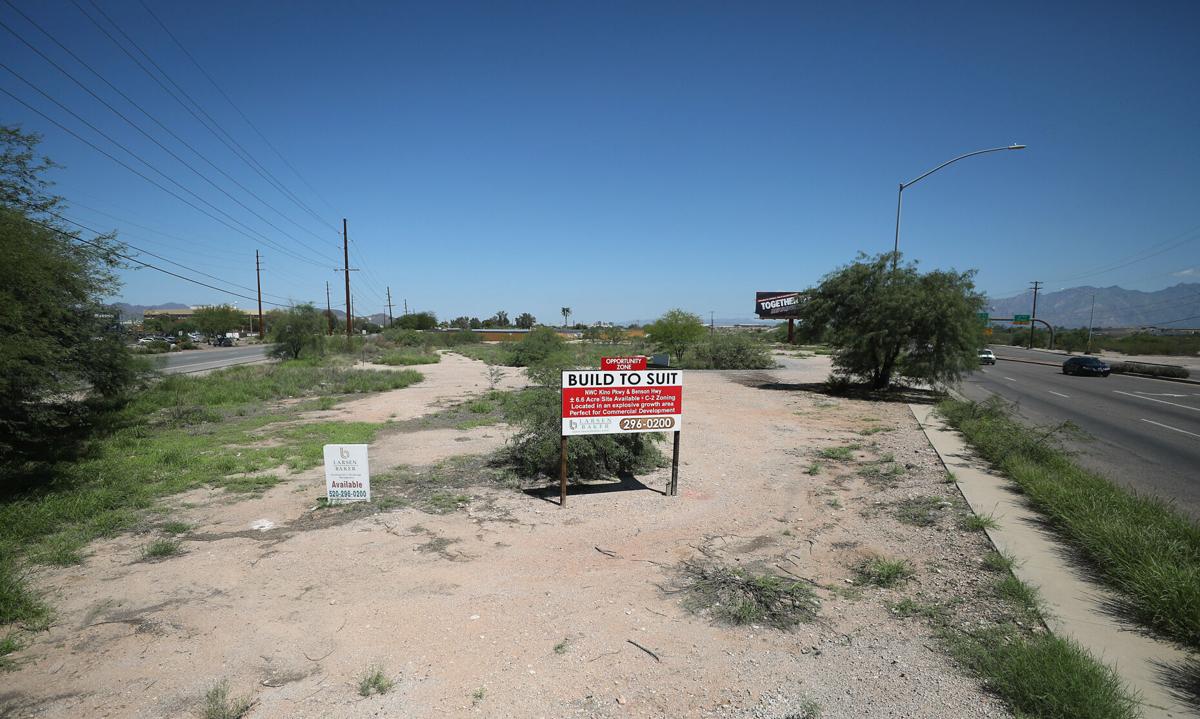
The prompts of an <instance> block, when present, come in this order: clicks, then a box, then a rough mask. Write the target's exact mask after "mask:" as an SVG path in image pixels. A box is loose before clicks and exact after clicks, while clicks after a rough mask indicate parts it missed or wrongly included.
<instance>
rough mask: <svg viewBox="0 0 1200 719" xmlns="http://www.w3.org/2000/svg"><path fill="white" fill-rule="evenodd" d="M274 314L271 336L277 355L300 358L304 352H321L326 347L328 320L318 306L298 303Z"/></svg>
mask: <svg viewBox="0 0 1200 719" xmlns="http://www.w3.org/2000/svg"><path fill="white" fill-rule="evenodd" d="M272 315H273V316H272V320H271V332H270V335H269V337H270V340H271V342H273V343H275V347H274V349H273V350H272V353H273V354H274V355H275V356H276V357H283V358H285V359H299V358H300V355H302V354H304V353H310V354H320V352H321V351H322V350H323V349H324V346H325V345H324V342H325V340H324V337H323V335H324V333H325V327H326V321H325V317H324V316H323V313H322V312H320V311H319V310H317V308H316V307H313V306H312V305H310V304H304V305H296V306H295V307H290V308H288V309H287V310H286V311H284V312H279V313H272Z"/></svg>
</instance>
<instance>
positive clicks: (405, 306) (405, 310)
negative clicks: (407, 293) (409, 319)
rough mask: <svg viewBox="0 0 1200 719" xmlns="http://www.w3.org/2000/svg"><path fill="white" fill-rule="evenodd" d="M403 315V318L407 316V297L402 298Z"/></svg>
mask: <svg viewBox="0 0 1200 719" xmlns="http://www.w3.org/2000/svg"><path fill="white" fill-rule="evenodd" d="M404 314H405V316H408V298H407V297H405V298H404Z"/></svg>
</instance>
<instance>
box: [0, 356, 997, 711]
mask: <svg viewBox="0 0 1200 719" xmlns="http://www.w3.org/2000/svg"><path fill="white" fill-rule="evenodd" d="M784 361H785V362H786V363H787V366H786V367H784V368H781V369H778V370H772V371H767V372H754V373H736V372H729V373H721V372H689V373H686V377H685V408H686V409H685V412H686V414H685V427H684V429H683V444H682V460H683V461H682V466H681V468H680V494H679V496H678V497H667V496H664V494H663V493H662V491H661V490H662V489H663V487H664V486H665V484H666V482H667V479H668V476H669V470H668V469H659V470H656V471H654V472H652V473H649V474H646V475H644V476H639V477H637V478H636V479H634V480H629V481H626V482H623V483H621V484H619V485H603V486H594V487H588V488H575V489H574V490H573V492H572V495H571V497H570V499H569V502H568V506H567V507H566V508H559V507H558V506H556V504H555V501H556V499H557V497H556V496H555V495H554V494H553V493H552V494H550V495H546V496H545V497H543V496H541V495H539V494H538V493H537V492H532V491H530V492H525V491H520V490H518V489H512V488H504V487H500V486H496V485H494V484H493V485H491V486H476V487H471V488H469V489H462V490H459V491H460V492H462V494H463V495H465V496H467V497H469V498H470V499H469V500H467V501H460V502H459V505H458V507H457V508H454V507H453V506H452V507H450V511H449V512H447V513H444V514H431V513H426V512H423V511H420V510H419V509H415V508H412V507H405V508H396V509H391V510H388V511H375V512H371V511H362V510H358V511H355V510H343V509H340V508H339V509H315V508H314V505H315V501H314V500H315V498H316V497H318V496H320V495H322V494H323V490H324V482H323V478H322V475H321V472H320V470H319V469H318V470H314V471H308V472H304V473H301V474H297V475H293V476H291V477H289V478H288V479H287V480H286V481H285V482H283V483H282V484H280V485H279V486H276V487H274V488H273V489H271V490H269V491H268V492H266V493H265V494H263V495H262V496H259V497H252V498H249V499H247V498H245V497H244V496H237V497H233V496H230V495H226V494H223V493H222V492H220V491H207V490H206V491H196V492H192V493H189V494H188V495H186V496H181V497H177V498H174V499H173V500H172V501H171V502H170V506H171V508H172V511H171V512H170V515H169V517H170V518H171V519H179V520H183V521H186V522H188V523H190V524H192V525H193V527H194V528H193V530H192V531H191V532H190V533H189V534H186V535H184V536H183V553H182V554H180V555H178V556H174V557H170V558H166V559H163V560H160V561H153V562H148V561H142V560H141V555H140V550H141V548H142V547H143V546H144V545H145V544H146V542H147V541H148V540H149V538H150V537H151V536H153V535H149V534H140V535H139V534H132V535H128V536H124V537H120V538H118V539H115V540H111V541H104V542H99V543H97V544H95V545H94V546H93V547H92V550H91V556H90V557H89V558H88V560H87V561H86V563H85V564H84V565H82V566H78V567H72V568H67V569H48V570H44V571H43V572H42V573H41V575H40V576H39V579H38V583H39V586H40V587H41V589H42V590H44V591H45V592H46V593H47V595H48V597H49V599H50V600H51V601H52V602H53V604H54V605H55V607H56V609H57V618H56V622H55V624H54V626H53V627H52V628H51V629H50V630H49V631H48V632H47V633H45V634H43V635H40V636H39V637H37V638H36V640H35V641H34V643H33V645H32V646H31V647H29V648H27V649H25V650H24V651H22V652H20V653H19V654H17V655H15V656H14V658H15V659H17V660H19V661H20V662H21V664H20V666H19V668H18V669H17V670H16V671H13V672H10V673H8V674H5V675H0V686H2V688H0V716H4V717H8V716H13V717H24V716H38V717H194V716H198V715H199V712H200V710H201V707H202V704H203V697H204V694H205V692H206V690H208V689H209V688H210V687H212V686H214V685H215V684H217V683H218V682H221V681H227V682H228V685H229V688H230V694H231V695H232V696H235V697H249V698H251V699H253V701H254V702H255V703H254V706H253V708H252V709H251V710H250V712H249V713H248V714H247V716H250V717H368V716H371V717H376V716H380V717H382V716H387V717H455V716H482V717H765V718H769V719H784V718H785V717H802V716H806V715H805V714H804V713H803V712H804V711H805V710H806V709H812V708H814V707H816V706H819V707H820V708H821V712H822V713H821V716H823V717H864V716H871V717H956V718H957V717H1003V716H1008V714H1007V712H1006V711H1005V710H1004V709H1003V708H1001V707H1000V705H999V704H998V702H997V701H996V700H994V699H993V698H991V697H990V696H988V695H987V694H986V693H984V692H983V691H982V690H981V689H980V687H979V686H978V684H977V683H976V682H975V681H974V680H972V679H969V678H966V677H964V676H963V675H962V674H961V673H960V671H959V670H957V669H956V668H955V667H954V666H953V665H952V664H951V662H950V661H949V660H948V659H947V658H946V657H945V656H944V655H943V654H942V653H941V651H940V650H939V648H938V644H937V640H936V639H935V638H934V636H933V630H932V629H930V627H929V626H928V625H927V623H925V622H923V621H921V620H919V619H913V618H903V617H901V616H897V615H896V613H895V612H893V611H891V610H890V609H889V605H890V604H891V603H894V602H896V601H898V600H900V599H902V598H905V597H911V598H916V599H919V600H920V601H922V602H927V603H940V604H943V605H945V606H947V607H948V610H947V611H949V612H951V613H952V614H953V615H954V616H956V617H957V618H958V619H959V620H961V621H970V622H987V621H989V617H990V616H991V615H992V612H993V609H994V608H992V607H990V605H989V604H988V601H989V600H987V599H986V596H987V592H986V591H985V590H984V587H985V585H986V584H987V583H988V582H990V581H992V580H991V578H990V577H989V576H988V575H987V573H986V572H983V571H982V570H981V569H980V566H979V563H980V558H981V557H982V556H983V555H984V553H985V552H986V551H987V550H988V549H989V547H988V545H987V544H986V540H985V538H984V537H983V535H982V534H979V533H972V532H967V531H964V530H961V529H959V528H958V525H957V522H958V520H959V519H960V518H961V516H963V515H964V514H965V512H966V511H967V510H966V507H965V504H964V503H963V501H962V499H961V497H960V496H959V494H958V492H957V490H956V488H955V486H954V485H953V484H947V483H945V478H946V473H945V470H944V469H943V467H942V466H941V464H940V462H939V460H938V458H937V456H936V455H935V454H934V453H933V451H932V450H931V449H930V448H929V446H928V444H927V443H926V441H925V439H924V436H923V435H922V433H921V432H920V430H919V428H918V427H917V425H916V423H915V421H914V420H913V418H912V416H911V415H910V413H909V411H908V409H907V408H906V407H905V405H904V404H902V403H872V402H866V401H856V400H848V399H840V398H831V397H827V396H825V395H822V394H819V393H816V392H813V391H809V389H806V388H805V385H804V383H811V382H819V381H820V380H821V379H823V378H824V377H825V375H826V374H827V372H828V361H827V359H826V358H822V357H813V358H808V359H803V360H797V359H794V358H786V359H784ZM420 369H421V370H422V371H423V372H425V373H426V374H427V375H428V379H427V381H426V382H425V383H422V384H421V385H416V386H413V387H410V388H407V389H403V390H399V391H395V392H389V393H386V394H382V395H378V396H374V397H370V398H367V399H361V400H357V401H354V402H350V403H347V404H343V405H340V406H339V407H338V408H335V409H334V410H331V411H329V412H325V413H318V414H315V415H314V416H323V417H346V418H353V419H360V420H361V419H368V420H374V421H385V420H386V419H388V418H392V417H394V418H396V419H411V418H417V417H421V416H422V415H425V414H428V413H430V412H434V411H436V410H437V409H438V408H439V406H443V405H445V404H446V403H448V402H450V401H451V400H452V399H455V398H462V397H463V396H464V395H470V394H477V393H482V392H484V391H485V390H486V389H487V382H486V380H485V375H484V368H483V365H482V364H481V363H477V362H474V361H472V360H467V359H464V358H461V357H458V356H447V357H446V360H445V361H443V362H442V363H441V364H440V365H436V366H432V367H423V368H420ZM509 372H510V377H509V378H508V379H506V380H505V382H506V383H507V386H516V385H517V384H519V380H518V379H517V377H516V372H515V370H510V371H509ZM401 424H403V423H401ZM399 426H400V425H399V424H397V425H394V426H393V427H392V428H390V429H385V430H384V431H383V432H382V433H381V434H380V437H379V439H378V440H377V442H376V443H375V444H374V445H373V446H372V448H371V452H372V454H371V461H372V471H373V472H374V473H376V474H382V473H384V472H385V471H386V470H388V469H389V468H392V467H394V466H399V465H407V466H408V467H410V468H412V469H411V471H412V472H420V471H426V470H427V469H428V467H429V466H430V465H433V464H434V463H436V462H438V461H444V460H448V459H449V458H451V457H452V456H454V455H462V454H480V453H486V452H489V451H492V450H494V449H495V448H497V447H499V446H500V445H501V444H502V442H503V440H504V437H505V434H506V429H505V428H504V427H503V426H489V427H481V428H475V429H472V430H468V431H460V430H456V429H453V428H449V429H448V428H436V429H430V430H422V429H420V427H419V426H416V427H414V426H412V424H411V423H408V424H406V425H404V429H398V428H397V427H399ZM871 428H880V430H882V431H878V432H873V433H872V430H871ZM864 432H866V433H867V434H864ZM849 444H858V445H861V447H860V448H859V449H856V450H854V452H853V458H852V459H850V460H848V461H838V460H827V459H820V458H818V457H817V456H816V453H817V452H818V451H819V450H820V449H822V448H828V447H835V446H841V445H849ZM889 453H890V454H891V455H893V457H891V459H894V464H886V465H871V464H870V463H871V462H873V461H878V460H881V459H882V460H885V461H886V460H888V459H889V457H888V454H889ZM814 462H819V463H820V464H821V467H820V468H818V469H816V470H813V471H815V474H809V473H807V472H808V471H810V467H811V466H812V465H813V463H814ZM871 466H875V467H883V466H898V467H899V468H901V469H902V470H903V473H902V474H899V475H897V476H891V477H890V478H889V477H884V478H880V477H865V476H862V474H860V471H862V470H863V469H864V468H870V467H871ZM422 467H424V468H426V470H422V469H420V468H422ZM895 471H897V472H899V471H900V470H895ZM934 496H937V497H942V498H944V499H945V500H946V501H945V502H944V503H942V504H940V505H936V503H935V510H934V515H935V516H934V518H933V524H931V525H930V526H926V527H916V526H910V525H908V524H904V523H901V522H899V521H898V520H897V519H896V504H897V503H898V502H901V501H903V500H905V499H910V498H913V497H934ZM601 550H603V551H601ZM876 555H883V556H887V557H897V558H907V559H909V560H910V561H911V562H912V564H913V566H914V568H915V569H916V576H915V577H914V578H913V579H912V580H911V581H909V582H908V583H907V584H905V585H903V586H901V587H899V588H894V589H880V588H877V587H871V586H859V585H857V584H856V583H855V573H854V567H855V566H856V565H858V564H860V563H861V562H862V561H863V560H864V559H866V558H869V557H872V556H876ZM705 557H711V558H712V560H713V561H722V562H726V563H728V564H730V565H735V566H747V567H752V568H754V567H757V568H760V569H770V570H771V571H774V572H775V573H777V574H784V573H791V574H793V575H795V576H798V577H803V578H805V579H806V580H811V581H812V582H815V583H816V585H818V587H819V588H817V589H816V593H817V596H818V597H819V598H820V601H821V606H820V610H819V613H818V616H817V618H816V620H815V621H812V622H811V623H806V624H801V625H800V626H799V627H798V628H797V629H795V630H794V631H791V632H785V631H779V630H775V629H770V628H767V627H763V626H754V625H746V626H738V627H731V626H725V625H720V624H715V623H713V622H712V621H710V617H709V616H707V615H705V614H700V615H697V614H693V613H691V612H689V611H688V610H687V609H686V608H685V607H684V605H683V598H684V595H683V594H681V593H677V592H676V591H675V590H676V589H677V588H678V587H679V581H678V578H677V576H676V574H675V572H676V568H677V567H678V565H679V563H680V562H682V561H684V560H689V559H697V558H705ZM635 643H636V645H635ZM638 645H640V647H643V648H645V650H643V649H642V648H639V646H638ZM647 650H648V651H647ZM372 666H377V667H379V668H381V669H382V670H383V672H384V674H385V675H386V676H387V677H389V678H390V679H391V680H393V681H394V682H395V684H394V687H393V688H392V689H391V690H390V691H389V692H387V693H386V694H383V695H372V696H370V697H367V698H364V697H361V696H360V695H359V693H358V680H359V678H360V677H361V676H362V675H363V674H364V673H365V672H366V671H367V670H368V669H369V668H370V667H372Z"/></svg>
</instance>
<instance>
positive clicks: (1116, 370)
mask: <svg viewBox="0 0 1200 719" xmlns="http://www.w3.org/2000/svg"><path fill="white" fill-rule="evenodd" d="M1109 366H1110V367H1112V371H1113V374H1144V375H1150V376H1151V377H1174V378H1176V379H1187V378H1188V376H1189V373H1188V371H1187V370H1186V369H1184V368H1183V367H1177V366H1175V365H1161V364H1142V363H1141V362H1111V363H1109Z"/></svg>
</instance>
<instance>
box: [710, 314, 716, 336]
mask: <svg viewBox="0 0 1200 719" xmlns="http://www.w3.org/2000/svg"><path fill="white" fill-rule="evenodd" d="M714 314H715V313H714V312H713V310H709V311H708V333H709V334H710V335H711V334H713V333H714V332H716V331H717V328H716V327H715V326H714V325H713V315H714Z"/></svg>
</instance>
